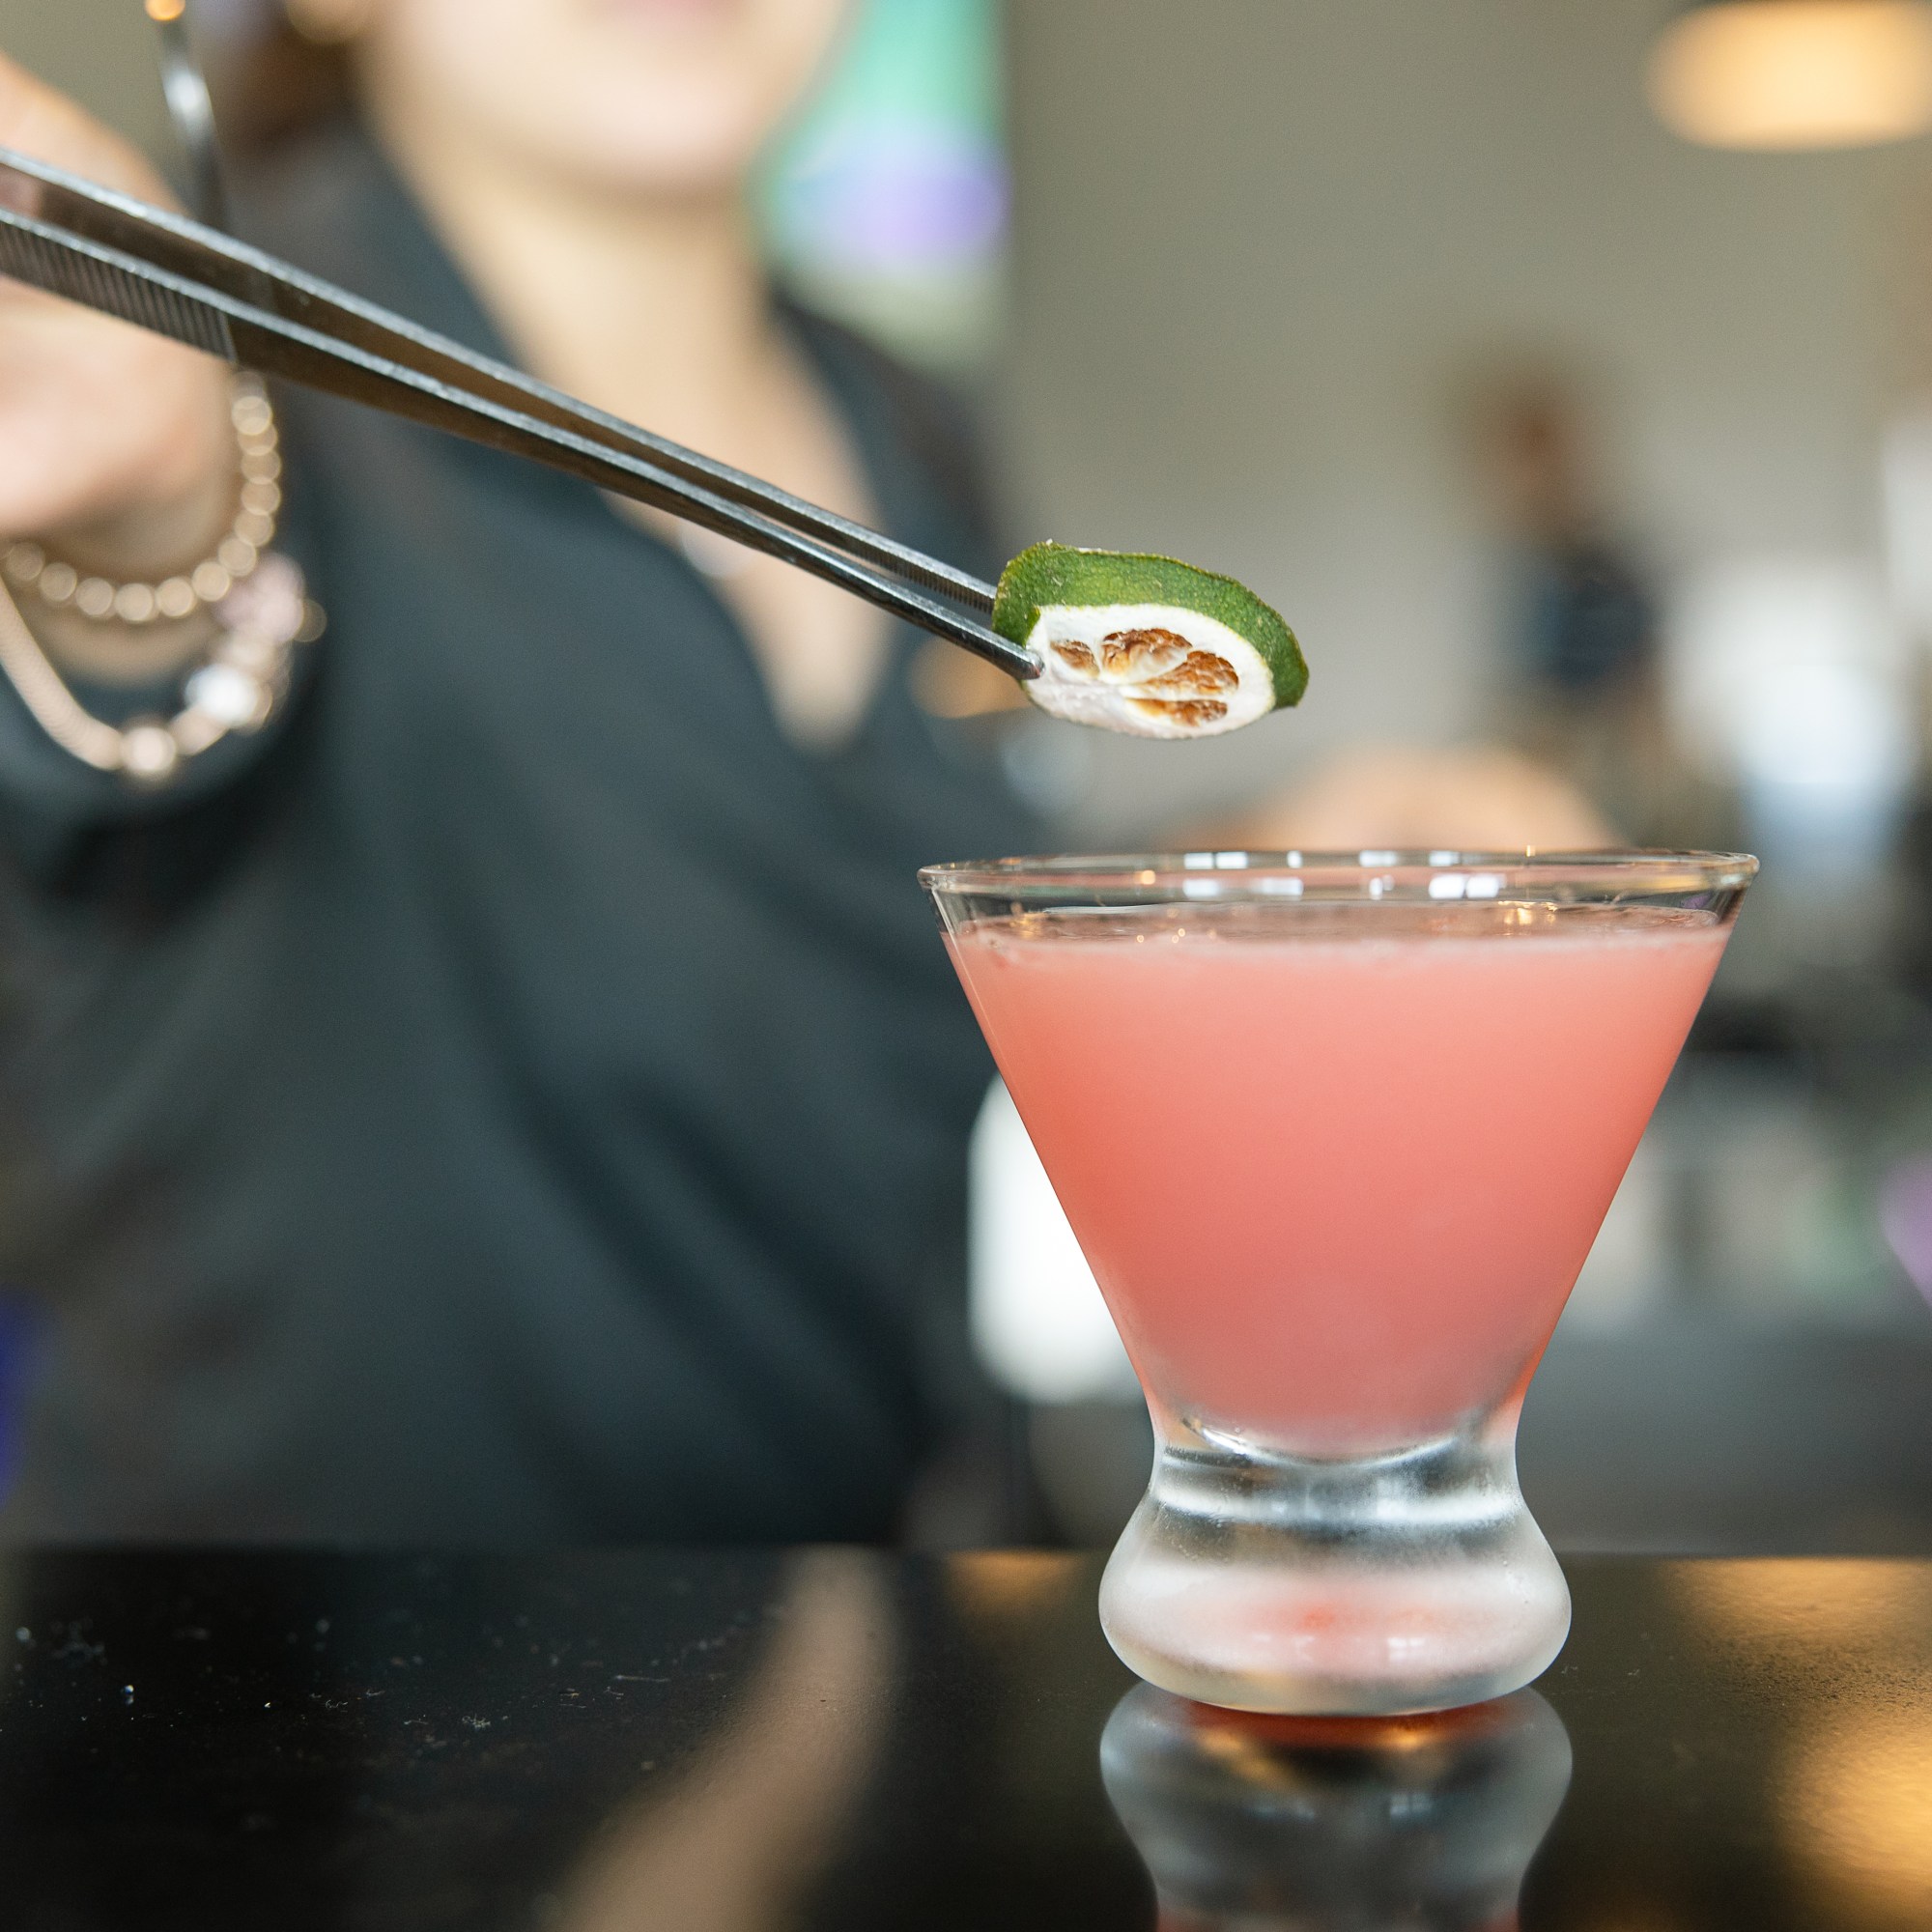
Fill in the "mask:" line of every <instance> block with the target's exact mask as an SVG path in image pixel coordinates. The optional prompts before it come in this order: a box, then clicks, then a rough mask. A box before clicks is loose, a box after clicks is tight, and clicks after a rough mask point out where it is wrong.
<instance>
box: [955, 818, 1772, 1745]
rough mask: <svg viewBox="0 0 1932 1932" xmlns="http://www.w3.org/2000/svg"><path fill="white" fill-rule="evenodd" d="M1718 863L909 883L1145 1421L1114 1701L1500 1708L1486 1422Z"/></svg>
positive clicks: (1514, 1621)
mask: <svg viewBox="0 0 1932 1932" xmlns="http://www.w3.org/2000/svg"><path fill="white" fill-rule="evenodd" d="M1755 870H1756V865H1755V862H1754V861H1752V860H1750V859H1747V858H1743V857H1738V856H1733V855H1714V854H1706V853H1658V852H1618V853H1586V854H1574V855H1551V856H1534V857H1529V856H1524V855H1521V854H1518V855H1514V856H1510V855H1499V854H1466V853H1456V852H1432V853H1416V852H1363V853H1357V854H1350V855H1347V856H1339V855H1327V854H1315V853H1310V854H1306V855H1304V854H1300V853H1292V852H1291V853H1286V854H1281V853H1272V854H1264V853H1253V852H1195V853H1185V854H1173V855H1166V856H1151V857H1142V858H1109V859H1079V858H1055V859H1015V860H1002V861H997V862H990V863H986V864H969V865H955V866H941V867H930V868H928V869H927V870H926V871H924V872H923V873H922V874H921V879H922V882H923V884H924V886H925V887H926V889H927V891H928V892H929V893H930V894H931V895H932V897H933V899H934V901H935V903H936V906H937V908H938V911H939V915H940V921H941V924H942V927H943V929H944V931H945V934H946V941H947V945H948V947H949V949H950V951H951V952H952V959H953V963H954V965H955V966H956V967H957V969H958V972H959V977H960V980H961V981H962V982H963V983H964V985H965V988H966V992H967V995H968V997H969V998H970V999H971V1001H972V1003H973V1007H974V1009H975V1011H976V1012H977V1013H978V1015H979V1018H980V1026H981V1028H982V1029H983V1030H984V1032H985V1036H986V1039H987V1041H988V1043H989V1044H990V1046H991V1047H992V1050H993V1056H994V1058H995V1059H996V1060H997V1061H998V1063H999V1065H1000V1070H1001V1072H1002V1073H1003V1074H1004V1075H1005V1077H1006V1082H1007V1085H1008V1087H1009V1089H1010V1090H1011V1093H1012V1095H1013V1099H1014V1101H1015V1103H1016V1104H1017V1106H1018V1108H1019V1111H1020V1114H1021V1117H1022V1118H1023V1119H1024V1120H1025V1122H1026V1124H1027V1128H1028V1131H1029V1132H1030V1133H1031V1134H1032V1137H1033V1141H1034V1145H1035V1147H1036V1148H1037V1150H1038V1151H1039V1155H1040V1158H1041V1160H1042V1161H1043V1162H1044V1163H1045V1165H1046V1170H1047V1173H1048V1175H1049V1176H1050V1177H1051V1178H1052V1180H1053V1183H1054V1188H1055V1190H1056V1192H1057V1193H1058V1194H1059V1196H1060V1200H1061V1203H1062V1205H1063V1206H1064V1207H1065V1209H1066V1214H1067V1218H1068V1219H1069V1220H1070V1221H1071V1223H1072V1225H1073V1231H1074V1233H1075V1234H1076V1235H1077V1236H1079V1239H1080V1243H1081V1246H1082V1248H1083V1249H1084V1250H1085V1252H1086V1255H1087V1259H1088V1261H1089V1262H1090V1263H1091V1264H1092V1265H1093V1269H1094V1275H1095V1276H1096V1278H1097V1279H1098V1281H1099V1284H1100V1287H1101V1291H1102V1293H1104V1294H1105V1295H1106V1297H1107V1301H1108V1305H1109V1307H1110V1308H1111V1310H1112V1312H1113V1316H1114V1320H1115V1321H1116V1322H1117V1323H1118V1325H1119V1327H1120V1330H1121V1335H1122V1340H1123V1341H1124V1343H1125V1344H1126V1349H1127V1352H1128V1354H1129V1356H1130V1357H1131V1358H1132V1360H1133V1364H1134V1369H1135V1372H1136V1374H1137V1375H1138V1376H1139V1378H1140V1381H1141V1387H1142V1389H1143V1391H1144V1393H1145V1394H1146V1396H1147V1400H1148V1406H1149V1409H1150V1410H1151V1414H1152V1417H1153V1425H1154V1435H1155V1445H1156V1446H1155V1456H1154V1466H1153V1474H1152V1480H1151V1484H1150V1487H1149V1490H1148V1493H1147V1496H1146V1497H1145V1499H1144V1500H1143V1501H1142V1503H1141V1505H1140V1507H1139V1509H1138V1510H1136V1512H1135V1514H1134V1517H1133V1520H1131V1521H1130V1522H1129V1524H1128V1525H1127V1528H1126V1531H1125V1532H1124V1534H1123V1535H1122V1538H1121V1541H1120V1544H1119V1546H1118V1548H1116V1549H1115V1551H1114V1554H1113V1558H1112V1560H1111V1562H1110V1563H1109V1564H1108V1566H1107V1571H1106V1575H1105V1577H1104V1579H1103V1581H1102V1583H1101V1589H1100V1617H1101V1622H1102V1625H1103V1626H1104V1628H1105V1630H1106V1633H1107V1636H1108V1640H1109V1641H1110V1642H1111V1643H1112V1644H1113V1646H1114V1648H1115V1649H1116V1650H1117V1651H1118V1652H1119V1653H1120V1655H1121V1656H1122V1659H1124V1660H1125V1662H1127V1663H1128V1664H1129V1665H1130V1666H1131V1667H1132V1668H1133V1669H1134V1670H1136V1671H1137V1672H1138V1673H1139V1674H1140V1675H1141V1676H1142V1677H1144V1678H1146V1679H1148V1680H1149V1681H1150V1682H1151V1683H1154V1684H1157V1685H1159V1686H1161V1687H1162V1688H1164V1689H1166V1690H1172V1691H1175V1692H1177V1693H1179V1694H1180V1695H1182V1696H1186V1697H1191V1698H1197V1699H1199V1700H1201V1701H1203V1702H1206V1703H1210V1704H1220V1705H1227V1706H1232V1707H1236V1708H1240V1709H1246V1710H1256V1711H1278V1712H1295V1713H1303V1714H1310V1715H1319V1714H1336V1715H1362V1716H1369V1715H1378V1714H1384V1713H1401V1712H1412V1711H1423V1710H1435V1709H1442V1708H1446V1707H1449V1706H1453V1705H1459V1704H1469V1703H1476V1702H1480V1701H1482V1700H1484V1699H1488V1698H1492V1697H1499V1696H1502V1695H1505V1694H1507V1693H1508V1692H1510V1691H1513V1690H1518V1689H1520V1687H1521V1686H1523V1685H1525V1684H1527V1683H1529V1682H1530V1681H1531V1680H1532V1679H1533V1678H1535V1677H1536V1676H1537V1675H1538V1674H1539V1673H1540V1672H1541V1671H1542V1670H1543V1669H1544V1668H1545V1667H1546V1666H1547V1665H1548V1663H1549V1662H1550V1661H1551V1659H1553V1658H1554V1657H1555V1655H1556V1653H1557V1651H1558V1650H1559V1649H1560V1648H1561V1647H1562V1643H1563V1639H1564V1636H1565V1635H1566V1634H1567V1633H1568V1630H1569V1621H1570V1598H1569V1591H1568V1589H1567V1588H1566V1586H1565V1584H1564V1581H1563V1574H1562V1571H1561V1570H1560V1569H1559V1568H1558V1566H1557V1563H1556V1559H1555V1556H1554V1555H1553V1553H1552V1552H1551V1550H1550V1548H1549V1546H1548V1542H1547V1541H1546V1540H1545V1539H1544V1536H1543V1534H1542V1532H1541V1531H1540V1530H1539V1529H1538V1528H1537V1526H1536V1523H1535V1521H1534V1520H1532V1519H1531V1517H1530V1515H1529V1512H1528V1510H1527V1509H1526V1508H1525V1507H1524V1504H1523V1500H1522V1494H1521V1492H1520V1489H1519V1488H1518V1485H1517V1475H1516V1426H1517V1417H1518V1414H1519V1412H1520V1408H1521V1405H1522V1398H1523V1395H1524V1392H1525V1390H1526V1389H1527V1387H1528V1385H1529V1378H1530V1377H1531V1375H1532V1373H1533V1372H1534V1370H1535V1367H1536V1363H1537V1360H1538V1358H1539V1356H1540V1355H1541V1354H1542V1351H1543V1349H1544V1346H1545V1344H1546V1343H1547V1342H1548V1338H1549V1333H1550V1330H1551V1329H1552V1328H1553V1327H1554V1326H1555V1324H1556V1318H1557V1316H1558V1315H1559V1314H1560V1313H1561V1312H1562V1308H1563V1303H1564V1301H1565V1299H1566V1298H1567V1297H1568V1295H1569V1293H1570V1290H1571V1287H1572V1286H1573V1284H1574V1283H1575V1281H1576V1279H1577V1274H1578V1272H1579V1271H1580V1270H1581V1268H1582V1265H1583V1262H1584V1259H1585V1257H1586V1256H1587V1255H1588V1253H1589V1250H1590V1245H1591V1243H1592V1241H1593V1240H1594V1239H1595V1238H1596V1234H1597V1229H1598V1227H1599V1225H1600V1224H1601V1222H1602V1220H1603V1217H1604V1213H1605V1209H1606V1208H1608V1207H1609V1204H1610V1199H1611V1196H1612V1195H1613V1194H1614V1193H1615V1192H1616V1189H1617V1184H1618V1182H1619V1180H1620V1179H1622V1177H1623V1173H1624V1170H1625V1168H1626V1167H1627V1166H1628V1164H1629V1162H1630V1158H1631V1155H1632V1154H1633V1152H1634V1151H1635V1149H1636V1144H1637V1141H1638V1139H1639V1138H1640V1137H1641V1135H1642V1133H1643V1129H1644V1125H1645V1123H1646V1122H1647V1121H1648V1120H1649V1118H1650V1113H1651V1110H1652V1108H1653V1107H1654V1106H1655V1105H1656V1102H1657V1098H1658V1095H1659V1094H1660V1093H1661V1092H1662V1087H1663V1083H1664V1080H1665V1078H1666V1077H1667V1076H1668V1074H1669V1072H1670V1068H1671V1065H1672V1064H1673V1063H1674V1062H1675V1060H1676V1058H1677V1054H1678V1051H1679V1049H1680V1048H1681V1047H1682V1045H1683V1043H1684V1037H1685V1035H1686V1034H1687V1033H1688V1031H1689V1030H1690V1022H1691V1020H1692V1018H1693V1017H1694V1016H1695V1014H1696V1011H1697V1009H1698V1006H1699V1004H1700V1003H1701V1002H1702V1000H1703V997H1704V993H1705V990H1706V988H1707V987H1708V986H1709V984H1710V980H1711V976H1712V974H1713V973H1714V972H1715V971H1716V970H1717V966H1718V961H1719V957H1720V956H1721V954H1722V952H1723V949H1724V944H1725V941H1726V939H1727V938H1728V937H1729V933H1730V928H1731V924H1732V922H1733V920H1734V919H1735V917H1736V913H1737V908H1738V903H1739V900H1740V898H1741V897H1742V895H1743V893H1744V891H1745V888H1746V886H1747V884H1748V883H1749V881H1750V879H1751V877H1752V875H1753V873H1754V872H1755Z"/></svg>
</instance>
